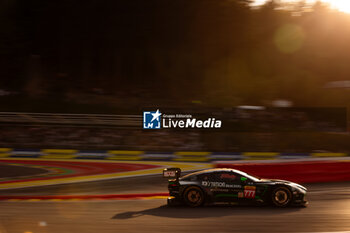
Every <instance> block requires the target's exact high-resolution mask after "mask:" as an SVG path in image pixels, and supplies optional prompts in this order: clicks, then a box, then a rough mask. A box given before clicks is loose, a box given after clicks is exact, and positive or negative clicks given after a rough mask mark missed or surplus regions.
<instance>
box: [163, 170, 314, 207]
mask: <svg viewBox="0 0 350 233" xmlns="http://www.w3.org/2000/svg"><path fill="white" fill-rule="evenodd" d="M180 176H181V169H179V168H166V169H164V170H163V177H165V178H168V181H169V185H168V189H169V198H168V205H176V204H186V205H188V206H190V207H198V206H201V205H204V204H210V203H228V204H229V203H232V204H270V205H274V206H277V207H287V206H291V205H294V206H306V205H307V204H308V202H307V201H306V188H305V187H304V186H301V185H299V184H296V183H293V182H290V181H285V180H270V179H261V178H258V177H255V176H252V175H249V174H247V173H245V172H242V171H239V170H235V169H230V168H216V169H208V170H203V171H198V172H194V173H191V174H188V175H185V176H183V177H180Z"/></svg>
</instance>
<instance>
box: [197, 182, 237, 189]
mask: <svg viewBox="0 0 350 233" xmlns="http://www.w3.org/2000/svg"><path fill="white" fill-rule="evenodd" d="M202 185H203V186H205V187H220V188H241V187H242V186H241V185H237V184H226V183H225V182H214V181H202Z"/></svg>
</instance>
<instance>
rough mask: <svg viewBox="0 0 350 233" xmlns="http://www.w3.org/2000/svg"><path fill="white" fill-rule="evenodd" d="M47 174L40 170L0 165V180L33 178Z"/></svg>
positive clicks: (45, 171)
mask: <svg viewBox="0 0 350 233" xmlns="http://www.w3.org/2000/svg"><path fill="white" fill-rule="evenodd" d="M45 173H48V171H47V170H45V169H42V168H33V167H23V166H17V165H9V164H0V179H1V178H4V177H6V178H18V177H26V176H35V175H40V174H45Z"/></svg>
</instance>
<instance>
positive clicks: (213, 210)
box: [112, 205, 304, 219]
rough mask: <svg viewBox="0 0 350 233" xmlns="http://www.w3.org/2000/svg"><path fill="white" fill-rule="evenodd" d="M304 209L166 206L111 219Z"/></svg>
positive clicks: (131, 212) (282, 212) (288, 211)
mask: <svg viewBox="0 0 350 233" xmlns="http://www.w3.org/2000/svg"><path fill="white" fill-rule="evenodd" d="M303 209H304V208H300V207H289V208H277V207H271V206H227V205H220V206H205V207H198V208H190V207H186V206H176V207H170V206H167V205H163V206H159V207H156V208H151V209H145V210H141V211H127V212H122V213H118V214H116V215H114V216H113V217H112V219H130V218H136V217H140V216H145V215H151V216H158V217H165V218H209V217H223V216H235V215H239V216H242V215H252V214H258V215H261V216H263V215H267V214H268V215H281V214H282V215H283V214H288V213H291V212H297V211H302V210H303Z"/></svg>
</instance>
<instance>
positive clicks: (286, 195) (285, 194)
mask: <svg viewBox="0 0 350 233" xmlns="http://www.w3.org/2000/svg"><path fill="white" fill-rule="evenodd" d="M271 199H272V204H273V205H275V206H277V207H287V206H289V205H290V203H291V202H292V192H291V191H290V190H289V189H288V188H287V187H283V186H282V187H277V188H275V189H274V190H273V191H272V195H271Z"/></svg>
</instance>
